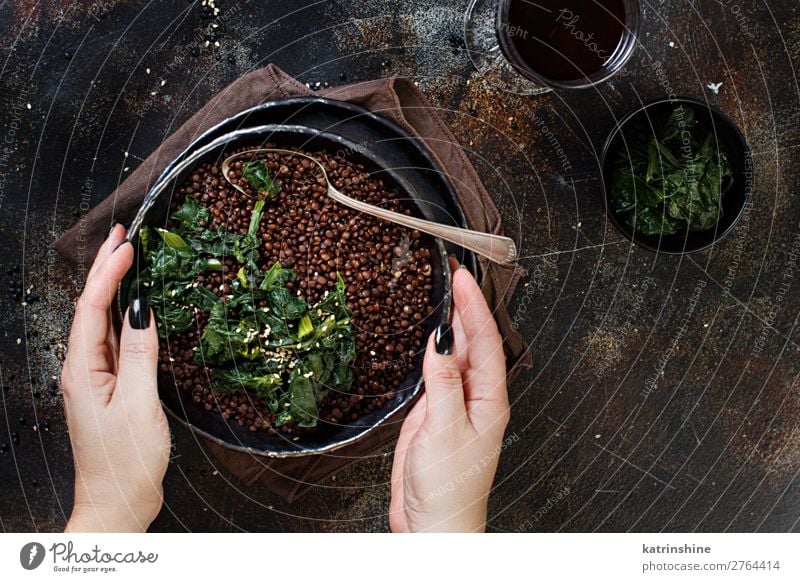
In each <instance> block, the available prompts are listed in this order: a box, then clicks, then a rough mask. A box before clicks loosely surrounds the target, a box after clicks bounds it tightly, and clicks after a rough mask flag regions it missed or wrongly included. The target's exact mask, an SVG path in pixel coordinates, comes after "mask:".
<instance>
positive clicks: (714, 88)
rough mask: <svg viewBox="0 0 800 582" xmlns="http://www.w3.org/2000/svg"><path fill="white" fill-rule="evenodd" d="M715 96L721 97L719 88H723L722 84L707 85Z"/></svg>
mask: <svg viewBox="0 0 800 582" xmlns="http://www.w3.org/2000/svg"><path fill="white" fill-rule="evenodd" d="M706 87H708V88H709V89H710V90H711V92H712V93H714V95H719V88H720V87H722V83H709V84H708V85H706Z"/></svg>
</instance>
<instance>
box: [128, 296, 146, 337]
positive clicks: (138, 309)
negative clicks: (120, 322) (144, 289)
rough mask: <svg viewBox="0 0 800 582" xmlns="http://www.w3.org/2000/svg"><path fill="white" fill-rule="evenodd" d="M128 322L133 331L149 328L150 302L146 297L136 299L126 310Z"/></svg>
mask: <svg viewBox="0 0 800 582" xmlns="http://www.w3.org/2000/svg"><path fill="white" fill-rule="evenodd" d="M128 321H129V322H130V324H131V327H132V328H133V329H147V328H148V327H150V302H149V301H148V300H147V297H138V298H136V299H134V300H133V302H132V303H131V306H130V307H129V308H128Z"/></svg>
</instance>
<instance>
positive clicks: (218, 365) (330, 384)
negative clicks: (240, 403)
mask: <svg viewBox="0 0 800 582" xmlns="http://www.w3.org/2000/svg"><path fill="white" fill-rule="evenodd" d="M262 163H263V162H262ZM264 205H265V203H264V200H259V201H258V202H257V203H256V204H255V206H254V208H253V214H252V217H251V220H250V225H249V228H248V231H247V232H246V233H244V234H238V233H232V232H229V231H226V230H224V229H217V230H213V231H212V230H210V229H208V228H207V224H208V221H209V217H210V215H209V212H208V209H206V208H204V207H203V206H201V205H200V203H199V202H198V201H197V199H196V198H194V197H192V196H187V197H186V199H185V201H184V203H183V205H182V206H181V208H179V209H178V210H176V211H175V212H174V213H173V214H172V216H171V217H170V219H171V223H172V224H173V225H174V226H173V228H172V229H143V230H142V231H141V241H142V248H143V250H144V254H145V258H146V261H147V267H146V268H145V269H144V271H143V272H142V274H141V275H140V278H139V284H138V285H134V288H138V289H139V290H140V291H141V289H142V288H144V289H147V290H148V295H149V298H150V301H151V304H152V305H153V309H154V311H155V314H156V320H157V322H158V332H159V335H160V336H161V337H162V338H168V337H169V336H170V335H174V334H177V333H181V332H184V331H186V330H188V329H189V328H191V327H192V326H193V325H197V323H196V321H197V319H196V317H197V315H198V314H200V313H203V314H206V315H207V321H206V325H205V328H204V329H203V331H202V334H201V336H200V342H199V346H198V349H197V352H196V354H195V359H196V360H197V361H198V362H202V363H205V364H207V365H209V366H211V367H212V373H211V378H212V385H213V388H214V389H215V390H217V391H218V392H223V393H227V392H235V391H238V390H250V391H252V392H254V393H255V395H256V396H257V397H259V398H263V399H264V400H265V402H266V403H267V405H268V407H269V409H270V410H271V411H272V412H273V413H274V414H275V424H276V425H277V426H282V425H284V424H296V425H298V426H301V427H313V426H316V422H317V416H318V406H319V404H320V402H321V401H322V399H323V397H324V396H325V394H327V393H328V391H330V390H337V391H342V392H346V391H348V390H350V387H351V385H352V382H353V374H352V371H351V370H350V364H351V362H353V360H355V357H356V352H355V331H354V329H353V326H352V323H351V317H352V313H351V312H350V310H349V309H348V307H347V301H346V296H345V284H344V280H343V279H342V277H341V275H339V274H337V280H336V286H335V289H334V290H333V291H331V292H329V293H328V294H326V296H325V297H324V298H323V299H322V301H320V302H319V303H318V304H317V305H314V306H310V305H308V304H307V303H306V302H305V301H303V300H302V299H301V298H300V297H298V296H297V295H296V294H295V293H293V292H292V291H291V290H290V289H288V288H287V287H286V285H287V284H288V283H290V282H292V281H294V280H295V278H296V275H295V273H294V271H292V270H290V269H284V268H283V267H282V266H281V264H280V263H279V262H276V263H275V264H273V265H272V266H271V267H270V268H269V269H266V270H262V269H261V268H260V267H259V264H258V259H259V255H258V249H259V247H260V241H259V238H258V229H259V225H260V223H261V218H262V215H263V212H264ZM228 258H233V260H234V261H235V263H236V264H237V266H235V267H234V269H236V270H234V271H233V272H235V273H236V278H235V279H234V280H233V281H232V282H231V284H230V293H229V294H227V295H226V296H225V297H219V296H217V295H215V294H214V293H212V292H211V291H209V290H208V289H206V288H205V287H204V286H203V285H202V284H201V282H200V281H199V280H198V277H199V276H200V275H204V274H206V273H209V272H213V271H219V270H221V269H222V266H223V263H224V260H225V259H228Z"/></svg>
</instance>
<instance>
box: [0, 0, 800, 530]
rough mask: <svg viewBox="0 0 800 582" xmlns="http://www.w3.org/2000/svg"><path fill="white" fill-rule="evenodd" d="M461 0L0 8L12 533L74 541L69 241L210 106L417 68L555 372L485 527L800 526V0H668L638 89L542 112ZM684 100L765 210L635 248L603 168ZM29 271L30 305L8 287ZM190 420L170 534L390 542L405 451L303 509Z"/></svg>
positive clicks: (7, 481)
mask: <svg viewBox="0 0 800 582" xmlns="http://www.w3.org/2000/svg"><path fill="white" fill-rule="evenodd" d="M465 4H466V2H465V1H451V0H440V1H439V2H428V1H423V0H409V1H406V2H391V1H389V0H365V1H359V2H350V1H339V0H336V1H323V2H317V3H311V2H305V1H304V2H300V1H297V0H273V1H271V2H268V3H263V2H255V1H253V0H251V1H244V0H242V1H238V2H236V1H234V0H218V2H217V6H219V8H220V13H219V14H218V16H217V17H216V19H209V18H204V15H203V12H202V9H201V7H200V6H199V3H198V2H194V3H190V2H179V1H178V0H172V1H170V2H145V1H143V0H128V1H125V2H123V1H115V0H98V1H96V2H94V3H91V2H81V3H77V2H66V1H53V2H47V3H41V2H39V3H37V2H33V1H30V0H17V1H14V2H5V3H0V31H1V32H2V38H3V41H2V52H1V53H0V56H2V70H1V71H0V88H1V89H2V91H1V92H0V96H1V98H2V101H3V108H2V114H1V115H2V118H1V123H2V125H1V126H0V134H2V136H1V137H0V139H2V140H4V141H3V143H2V144H1V145H0V147H2V148H3V149H2V153H1V154H0V171H2V172H3V175H2V182H0V186H2V189H0V248H1V249H2V258H3V260H2V262H3V267H4V268H3V269H2V271H0V276H2V277H3V278H4V282H3V288H4V290H3V295H2V296H3V300H2V302H1V303H0V306H1V307H0V309H2V318H3V325H2V330H3V333H2V335H1V336H0V341H2V350H1V351H0V367H1V368H2V391H0V396H1V397H2V400H0V448H1V449H2V450H0V527H1V528H2V529H3V530H5V531H31V530H40V531H49V530H57V529H60V528H62V527H63V526H64V523H65V519H66V517H65V516H67V515H68V514H69V510H70V504H71V496H72V486H71V481H72V464H71V454H70V448H69V442H68V438H67V434H66V428H65V425H64V419H63V412H62V403H61V396H60V393H59V391H58V389H57V387H56V386H55V385H54V384H53V382H52V377H55V376H57V375H58V373H59V368H60V360H59V354H60V353H61V352H62V347H61V345H62V342H63V340H64V337H65V335H66V332H67V329H68V326H69V323H70V316H71V305H72V302H73V301H74V299H75V297H76V295H77V292H78V290H79V285H80V273H77V272H70V270H68V269H67V268H66V267H65V265H64V264H63V263H62V262H61V261H60V260H59V259H58V257H57V256H55V255H54V254H53V253H52V251H51V250H50V249H49V245H50V244H51V243H52V241H53V240H54V239H55V238H56V237H57V236H58V235H59V233H61V232H63V231H64V230H65V229H66V228H68V227H69V226H70V225H71V224H72V223H74V222H75V221H76V220H77V219H78V218H80V217H81V216H82V213H84V212H85V211H86V210H87V209H88V207H89V206H91V205H94V204H96V203H97V202H98V201H99V200H101V199H102V198H103V197H105V196H106V195H107V194H108V193H109V192H110V191H111V190H112V189H113V188H114V186H115V185H116V184H117V183H118V182H119V181H121V180H124V178H125V176H126V175H127V174H128V173H129V172H130V171H131V170H132V169H133V168H135V167H136V165H137V164H139V163H140V160H141V159H142V158H144V157H145V156H146V155H147V154H148V153H149V152H150V151H152V150H153V149H154V148H155V147H156V146H157V145H158V144H159V142H160V141H161V140H162V139H163V138H164V137H165V136H166V135H168V134H169V133H170V132H171V131H173V130H174V128H175V127H176V126H178V125H180V123H182V121H183V120H185V119H186V118H187V117H188V116H190V115H191V113H192V112H193V111H195V110H196V109H197V108H198V107H199V106H201V105H202V104H203V103H204V102H205V101H206V100H207V99H208V98H209V97H210V96H212V95H213V94H214V93H215V92H216V91H218V90H219V89H220V88H222V87H224V86H225V85H226V84H227V83H229V82H230V81H232V80H233V79H235V78H237V77H238V76H240V75H242V74H243V73H245V72H247V71H248V70H250V69H252V68H254V67H258V66H261V65H264V64H266V63H269V62H274V63H276V64H278V65H279V66H281V67H283V68H284V69H285V70H287V71H288V72H290V73H292V74H293V75H295V76H297V77H298V78H300V79H301V80H303V81H304V82H308V83H310V84H312V86H316V84H317V83H319V84H320V86H323V85H325V84H326V83H327V84H330V85H337V84H342V83H345V82H352V81H359V80H366V79H371V78H375V77H379V76H389V75H408V76H411V77H414V78H415V79H416V80H417V81H418V82H419V85H420V87H421V88H422V89H423V90H424V91H425V92H426V94H427V95H428V96H429V97H430V99H431V101H432V103H433V104H434V105H435V106H436V107H438V108H441V114H442V116H443V117H444V119H445V120H446V121H447V123H448V124H449V125H450V127H451V128H452V129H453V131H454V133H455V135H456V136H457V138H458V139H459V141H460V142H461V143H462V145H463V146H464V147H465V148H467V149H468V151H469V155H470V156H471V158H472V160H473V161H474V163H475V165H476V167H477V168H478V171H479V172H480V173H481V174H482V176H483V177H484V179H485V182H486V185H487V187H488V188H489V189H490V191H492V192H493V193H495V195H496V197H497V202H498V206H499V207H500V209H501V212H502V214H503V217H504V220H505V221H506V224H507V227H508V232H509V234H511V235H512V236H514V237H515V238H516V239H517V240H518V241H519V243H520V247H521V251H522V254H523V255H524V256H525V257H526V258H525V259H523V261H522V262H523V264H524V265H525V266H526V267H527V268H528V270H529V277H528V279H527V280H526V281H524V284H525V287H521V288H520V290H519V292H518V294H517V296H516V298H515V301H514V304H513V305H512V315H513V316H514V317H515V319H516V321H517V323H518V325H519V328H520V329H521V330H523V332H524V333H525V335H526V336H527V338H528V339H529V340H530V342H531V349H532V350H533V352H534V360H535V367H534V369H533V370H531V371H530V373H526V374H524V375H523V376H521V377H520V378H519V379H518V380H517V381H516V382H515V383H514V384H513V385H512V386H511V387H510V392H511V397H512V401H513V420H512V423H511V425H510V427H509V444H508V446H507V447H506V448H505V450H504V451H503V454H502V456H501V459H500V468H499V472H498V476H497V481H496V488H495V491H494V492H493V495H492V498H491V505H490V524H489V529H490V530H493V531H519V530H522V531H556V530H563V531H594V530H600V531H626V530H633V531H654V530H668V531H687V530H688V531H693V530H697V531H720V530H729V531H755V530H758V531H789V530H794V531H798V530H800V480H798V471H800V427H799V426H798V423H800V420H798V419H799V418H800V415H798V412H800V388H798V384H797V376H798V372H800V349H799V348H800V330H798V329H797V323H798V322H797V316H798V309H797V301H796V299H795V297H796V293H797V289H798V279H800V264H799V263H798V249H800V230H799V229H800V224H799V222H800V199H798V197H797V196H796V192H795V185H796V184H797V182H798V178H799V177H800V176H798V174H799V173H800V170H798V168H800V163H799V162H800V159H799V158H800V156H798V152H800V150H799V149H798V145H800V125H799V123H800V87H799V86H798V79H797V67H798V64H799V63H798V54H799V53H800V14H799V13H798V5H797V3H796V2H793V1H791V0H770V1H769V2H768V3H767V2H766V1H764V0H753V1H748V2H744V1H742V2H739V3H738V4H737V3H736V1H735V0H734V1H730V2H729V1H719V2H718V1H715V0H697V1H695V2H670V1H667V0H656V1H654V2H650V3H646V4H648V6H647V7H646V8H645V10H644V20H643V28H642V36H641V41H642V46H640V47H639V49H638V50H637V52H636V54H635V55H634V57H633V59H632V60H631V61H630V63H629V64H628V65H627V67H626V68H625V70H624V71H622V73H621V74H620V75H618V76H617V77H615V78H614V79H612V80H611V81H610V82H608V83H606V84H604V85H602V86H601V87H599V88H597V89H596V90H588V91H582V92H577V93H564V92H559V93H550V94H546V95H541V96H538V97H520V96H514V95H509V94H505V93H502V92H501V91H498V90H496V89H494V88H492V87H491V86H488V85H486V84H485V83H483V82H482V80H481V78H480V77H479V76H478V75H477V74H476V73H475V72H474V70H473V68H472V66H471V64H470V61H469V58H468V55H467V54H466V52H465V51H464V48H463V43H462V40H461V25H462V13H463V10H464V5H465ZM431 6H435V7H431ZM214 25H216V27H215V26H214ZM217 43H219V46H217ZM709 83H722V85H721V87H720V88H719V92H718V94H714V93H713V92H712V91H711V90H709V89H708V88H707V85H708V84H709ZM667 86H668V87H671V88H672V89H673V90H674V91H675V92H676V93H677V94H680V95H686V96H694V97H698V98H702V99H708V100H709V102H711V103H713V104H715V105H717V106H719V107H720V108H722V109H723V110H724V111H726V112H727V113H728V114H729V115H730V116H731V117H732V118H733V119H734V120H735V121H736V122H737V123H738V124H739V125H740V126H741V128H742V129H743V131H744V132H745V133H746V135H747V139H748V141H749V143H750V144H751V147H752V149H753V151H754V154H755V164H756V180H755V190H754V196H753V203H752V206H751V207H750V208H749V209H748V213H747V215H746V217H745V219H744V220H743V221H742V222H740V224H739V225H738V226H737V228H736V230H735V231H734V232H733V233H732V235H731V236H730V237H729V238H728V239H727V240H726V241H725V242H724V243H722V244H720V245H718V246H716V247H715V248H713V249H712V250H708V251H704V252H701V253H698V254H694V255H691V256H684V257H668V256H657V255H654V254H653V253H651V252H648V251H646V250H643V249H640V248H637V247H633V246H631V244H630V243H629V242H628V241H627V239H625V238H623V237H622V236H621V235H620V234H619V233H618V232H617V231H616V230H615V228H614V227H613V225H611V224H610V223H609V222H608V220H607V219H606V215H605V209H604V204H603V200H602V197H601V183H600V181H599V173H598V154H599V150H600V148H601V147H602V144H603V140H604V138H605V136H606V135H607V134H608V133H609V131H610V130H611V128H612V127H613V125H614V122H615V119H618V118H619V117H620V116H622V115H624V114H625V113H626V112H627V111H629V110H631V109H632V108H634V107H636V106H637V105H639V104H640V102H643V101H648V100H651V99H655V98H659V97H662V96H664V93H665V91H666V87H667ZM15 266H18V267H19V269H20V272H19V273H17V272H14V270H13V267H15ZM17 281H20V282H21V283H22V285H23V292H22V293H23V294H24V293H25V292H26V291H27V290H28V289H30V293H31V294H34V295H33V296H31V295H30V294H29V297H30V298H31V299H33V300H32V301H31V302H30V304H29V305H28V306H27V307H23V306H21V305H20V301H18V300H15V298H14V297H13V294H12V293H10V292H8V291H6V288H7V287H8V286H9V285H17V283H15V282H17ZM17 296H19V294H17ZM36 296H38V297H39V300H38V301H36V299H35V297H36ZM173 432H174V440H175V447H174V459H173V461H172V464H171V466H170V469H169V472H168V476H167V480H166V505H165V508H164V511H163V512H162V514H161V515H160V516H159V518H158V519H157V521H156V522H155V523H154V524H153V528H152V529H153V530H156V531H182V530H192V531H236V530H265V531H276V530H288V531H307V530H319V531H372V530H386V529H387V528H388V525H387V523H388V520H387V518H386V515H385V512H386V508H387V506H388V500H389V487H388V483H387V482H388V479H389V474H390V468H391V460H392V457H391V451H386V453H385V454H383V455H378V456H377V457H375V458H372V459H368V460H365V461H364V462H363V463H361V464H359V465H357V466H355V467H352V468H350V469H348V470H346V471H344V472H342V473H340V474H339V475H337V477H336V479H335V480H330V481H329V482H327V483H325V484H324V486H322V487H318V488H316V489H315V490H313V491H312V492H310V493H309V494H308V495H307V496H305V497H303V498H302V499H301V500H299V501H298V502H296V503H295V504H293V505H287V504H285V503H282V502H281V501H280V500H278V499H275V498H274V496H272V495H271V494H270V493H269V492H267V491H264V490H262V489H258V488H250V489H248V488H245V487H244V486H243V485H242V484H241V483H240V482H238V481H237V480H236V479H235V478H232V477H230V476H229V475H228V474H227V473H226V472H225V471H224V470H222V469H220V468H218V467H217V466H215V463H214V461H213V459H212V458H210V457H209V455H208V454H207V452H206V450H205V449H204V448H202V447H201V446H200V445H199V444H198V443H197V441H196V440H195V439H194V438H193V436H192V434H190V433H189V432H188V431H187V430H185V429H183V428H181V427H177V426H176V427H174V428H173ZM14 435H16V437H15V436H14Z"/></svg>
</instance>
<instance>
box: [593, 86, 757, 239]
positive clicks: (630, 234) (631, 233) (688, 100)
mask: <svg viewBox="0 0 800 582" xmlns="http://www.w3.org/2000/svg"><path fill="white" fill-rule="evenodd" d="M661 105H688V106H690V107H693V108H701V109H703V110H705V111H707V112H709V113H710V114H711V116H712V117H715V118H716V120H717V121H720V122H722V123H724V124H725V125H726V126H727V127H728V128H729V129H730V130H731V131H732V132H733V134H734V135H735V136H736V138H737V141H738V142H739V143H738V145H736V147H738V148H740V149H741V151H742V154H743V156H744V158H745V159H748V158H749V159H750V160H751V167H754V165H755V164H754V162H753V153H752V150H751V149H750V145H749V144H748V143H747V140H746V139H745V137H744V134H743V133H742V130H741V129H740V128H739V126H738V125H736V123H734V122H733V120H732V119H731V118H730V117H729V116H728V115H727V114H725V113H724V112H723V111H722V110H720V109H719V108H718V107H716V106H714V105H712V104H711V103H709V102H707V101H702V100H700V99H696V98H694V97H671V98H670V97H664V98H659V99H654V100H652V101H647V102H646V103H644V105H642V106H641V107H637V108H636V109H634V110H632V111H629V112H628V113H627V114H625V115H624V116H623V117H622V118H621V119H620V120H619V121H618V122H617V123H616V124H614V128H613V129H612V130H611V132H610V133H609V134H608V136H607V137H606V139H605V142H604V143H603V149H602V151H601V154H600V185H601V187H602V189H603V203H604V204H605V207H606V215H607V216H608V218H609V219H610V220H611V222H612V223H613V224H614V226H616V227H617V230H618V231H619V232H621V233H622V234H623V235H624V236H625V238H627V239H629V240H630V241H631V242H633V243H634V244H636V245H637V246H640V247H642V248H644V249H647V250H649V251H652V252H654V253H657V254H662V255H687V254H691V253H697V252H700V251H704V250H706V249H709V248H711V247H713V246H714V245H715V244H717V243H718V242H720V241H721V240H723V239H724V238H725V237H727V236H728V235H729V234H730V233H731V231H732V230H733V229H734V227H735V226H736V225H737V224H738V223H739V220H741V218H742V216H743V215H744V211H745V209H746V208H747V204H748V202H749V201H750V199H751V197H752V187H751V188H747V189H745V194H744V202H743V203H742V204H741V206H740V207H739V209H738V211H737V212H736V216H735V217H734V219H733V220H732V221H731V223H730V225H728V227H727V228H725V229H724V230H722V231H717V232H716V233H715V235H714V238H713V239H712V240H711V241H710V242H708V243H705V244H703V245H700V246H698V247H696V248H689V249H687V248H686V242H684V248H683V250H666V249H662V248H661V245H660V244H659V245H652V244H650V243H648V242H646V241H644V240H642V239H641V237H642V236H646V235H641V234H639V235H638V236H637V231H636V230H634V229H633V228H632V227H630V226H628V225H627V224H625V223H624V222H623V221H620V219H618V218H617V216H616V215H615V214H614V212H613V210H612V208H611V203H610V200H609V192H608V187H607V185H606V182H607V180H606V162H607V161H608V154H609V152H610V149H611V146H612V144H613V142H614V140H615V139H616V138H617V136H618V135H619V134H620V132H621V131H622V128H623V127H624V126H625V125H626V124H627V123H629V122H630V121H631V120H632V119H633V118H634V117H636V116H637V115H639V114H640V113H642V112H643V111H645V110H647V109H649V108H651V107H657V106H661ZM726 145H728V144H726ZM729 147H732V146H729ZM668 236H675V235H668ZM688 238H689V237H688V236H686V237H684V241H688ZM661 240H662V237H659V241H661Z"/></svg>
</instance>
